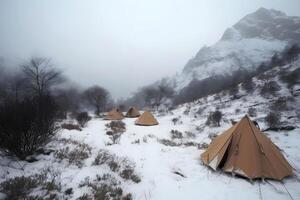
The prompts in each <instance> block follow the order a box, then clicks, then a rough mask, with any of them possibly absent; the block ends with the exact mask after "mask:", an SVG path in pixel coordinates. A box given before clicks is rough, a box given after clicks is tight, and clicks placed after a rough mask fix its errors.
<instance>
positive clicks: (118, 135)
mask: <svg viewBox="0 0 300 200" xmlns="http://www.w3.org/2000/svg"><path fill="white" fill-rule="evenodd" d="M109 138H110V139H111V141H112V144H119V142H120V140H121V133H116V134H113V135H111V136H110V137H109Z"/></svg>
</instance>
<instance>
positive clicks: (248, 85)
mask: <svg viewBox="0 0 300 200" xmlns="http://www.w3.org/2000/svg"><path fill="white" fill-rule="evenodd" d="M241 86H242V89H243V90H245V91H246V92H247V93H252V92H253V91H254V89H255V83H254V82H253V80H252V78H251V79H250V80H248V81H245V82H243V83H242V84H241Z"/></svg>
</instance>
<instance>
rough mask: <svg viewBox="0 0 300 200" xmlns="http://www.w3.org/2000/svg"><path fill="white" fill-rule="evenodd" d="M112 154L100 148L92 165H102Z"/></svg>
mask: <svg viewBox="0 0 300 200" xmlns="http://www.w3.org/2000/svg"><path fill="white" fill-rule="evenodd" d="M112 156H113V154H110V153H109V152H108V151H107V150H102V149H101V150H100V151H99V152H98V154H97V156H96V158H95V160H94V162H93V165H103V164H104V163H106V162H107V161H108V160H109V159H111V158H112Z"/></svg>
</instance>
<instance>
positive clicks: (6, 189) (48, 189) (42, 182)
mask: <svg viewBox="0 0 300 200" xmlns="http://www.w3.org/2000/svg"><path fill="white" fill-rule="evenodd" d="M57 176H59V174H57V173H56V172H54V171H52V170H51V169H50V168H48V169H45V170H43V171H42V173H41V174H35V175H31V176H27V177H25V176H20V177H15V178H11V179H8V180H5V181H4V182H2V183H1V184H0V192H1V193H3V194H5V195H6V196H5V197H6V198H5V199H12V200H18V199H51V198H52V197H56V198H52V199H57V198H58V197H57V196H58V194H59V193H60V192H61V187H60V185H59V183H57V180H56V178H57ZM37 189H38V190H41V191H42V192H39V193H36V192H35V191H36V190H37ZM33 192H34V194H36V195H32V194H31V193H33ZM60 196H61V197H62V198H63V195H60Z"/></svg>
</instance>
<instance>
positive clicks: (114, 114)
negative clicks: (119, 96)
mask: <svg viewBox="0 0 300 200" xmlns="http://www.w3.org/2000/svg"><path fill="white" fill-rule="evenodd" d="M105 119H107V120H121V119H124V115H123V113H122V112H121V111H120V110H119V109H118V108H114V109H112V110H111V111H110V112H108V113H107V115H106V117H105Z"/></svg>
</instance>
